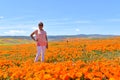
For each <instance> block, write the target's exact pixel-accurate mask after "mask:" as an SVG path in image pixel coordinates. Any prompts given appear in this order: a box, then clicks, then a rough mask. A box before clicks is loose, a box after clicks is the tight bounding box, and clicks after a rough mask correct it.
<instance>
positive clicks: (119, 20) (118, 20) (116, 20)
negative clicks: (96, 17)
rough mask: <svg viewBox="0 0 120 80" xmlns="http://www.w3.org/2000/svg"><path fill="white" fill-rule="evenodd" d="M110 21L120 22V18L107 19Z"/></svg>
mask: <svg viewBox="0 0 120 80" xmlns="http://www.w3.org/2000/svg"><path fill="white" fill-rule="evenodd" d="M106 21H108V22H120V19H107V20H106Z"/></svg>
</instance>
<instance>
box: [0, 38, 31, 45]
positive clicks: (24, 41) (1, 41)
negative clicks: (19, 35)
mask: <svg viewBox="0 0 120 80" xmlns="http://www.w3.org/2000/svg"><path fill="white" fill-rule="evenodd" d="M31 42H33V41H32V40H28V39H12V38H0V45H15V44H27V43H31Z"/></svg>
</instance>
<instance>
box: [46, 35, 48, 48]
mask: <svg viewBox="0 0 120 80" xmlns="http://www.w3.org/2000/svg"><path fill="white" fill-rule="evenodd" d="M46 40H47V45H46V48H47V49H48V38H47V35H46Z"/></svg>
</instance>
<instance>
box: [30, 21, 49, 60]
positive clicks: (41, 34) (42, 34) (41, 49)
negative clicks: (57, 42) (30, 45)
mask: <svg viewBox="0 0 120 80" xmlns="http://www.w3.org/2000/svg"><path fill="white" fill-rule="evenodd" d="M38 28H39V29H38V30H35V31H34V32H32V33H31V35H30V36H31V38H32V39H33V40H34V41H36V43H37V54H36V57H35V60H34V62H37V61H38V59H39V56H40V55H41V62H44V54H45V49H46V48H48V39H47V33H46V31H44V29H43V23H42V22H40V23H39V24H38ZM33 35H35V36H36V38H35V37H34V36H33Z"/></svg>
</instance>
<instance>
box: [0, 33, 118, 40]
mask: <svg viewBox="0 0 120 80" xmlns="http://www.w3.org/2000/svg"><path fill="white" fill-rule="evenodd" d="M114 36H119V35H100V34H88V35H86V34H78V35H59V36H58V35H56V36H48V39H49V40H60V39H64V38H77V37H79V38H106V37H114ZM0 38H15V39H29V40H31V38H30V36H0Z"/></svg>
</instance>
